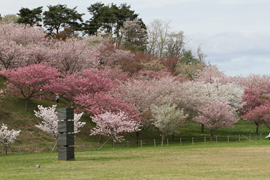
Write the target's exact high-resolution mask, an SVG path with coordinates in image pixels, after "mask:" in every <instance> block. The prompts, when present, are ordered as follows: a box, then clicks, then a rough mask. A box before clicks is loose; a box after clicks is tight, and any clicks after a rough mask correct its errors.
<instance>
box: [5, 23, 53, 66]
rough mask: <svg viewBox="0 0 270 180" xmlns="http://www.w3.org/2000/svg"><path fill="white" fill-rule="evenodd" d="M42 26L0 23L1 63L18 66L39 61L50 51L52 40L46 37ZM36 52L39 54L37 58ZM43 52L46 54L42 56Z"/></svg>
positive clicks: (45, 57)
mask: <svg viewBox="0 0 270 180" xmlns="http://www.w3.org/2000/svg"><path fill="white" fill-rule="evenodd" d="M45 35H46V34H45V33H44V32H43V29H42V28H38V27H31V26H27V25H22V24H19V25H16V26H14V23H2V22H1V23H0V64H1V66H2V67H3V68H5V69H8V68H16V67H22V66H27V65H29V64H31V63H38V62H40V61H41V59H42V60H44V59H46V60H47V56H48V55H49V54H50V53H43V54H42V53H40V52H44V51H45V52H47V51H48V50H49V49H50V44H51V43H52V42H51V40H49V39H46V38H45ZM37 49H39V51H37ZM35 54H39V57H38V59H35V57H36V56H35ZM41 54H42V55H43V56H44V57H42V58H41Z"/></svg>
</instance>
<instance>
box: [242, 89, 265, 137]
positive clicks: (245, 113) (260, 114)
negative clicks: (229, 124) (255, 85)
mask: <svg viewBox="0 0 270 180" xmlns="http://www.w3.org/2000/svg"><path fill="white" fill-rule="evenodd" d="M242 101H243V102H245V103H246V104H245V105H244V106H243V108H241V109H239V114H240V115H241V117H242V118H244V119H248V120H252V121H254V123H255V124H256V134H258V133H259V127H260V126H261V125H262V124H265V125H266V126H268V125H267V122H269V119H268V116H267V113H268V110H269V108H270V102H269V95H267V94H264V93H262V92H260V91H259V90H256V89H251V88H248V89H245V91H244V97H243V100H242Z"/></svg>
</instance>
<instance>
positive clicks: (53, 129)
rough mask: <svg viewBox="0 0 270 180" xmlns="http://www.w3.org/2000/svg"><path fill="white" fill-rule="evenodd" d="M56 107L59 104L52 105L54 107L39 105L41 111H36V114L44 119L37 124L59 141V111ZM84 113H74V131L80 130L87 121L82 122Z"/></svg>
mask: <svg viewBox="0 0 270 180" xmlns="http://www.w3.org/2000/svg"><path fill="white" fill-rule="evenodd" d="M56 107H57V105H52V107H43V106H42V105H38V109H39V111H34V112H35V116H36V117H37V118H40V119H42V120H43V121H42V122H41V123H39V124H38V125H35V126H36V127H37V128H39V129H41V130H42V131H44V132H47V133H48V134H50V135H51V136H52V137H53V138H54V139H55V141H57V138H58V112H57V111H55V110H56ZM82 115H83V113H80V114H74V133H78V132H80V130H79V128H81V127H83V126H84V125H85V122H80V119H81V117H82Z"/></svg>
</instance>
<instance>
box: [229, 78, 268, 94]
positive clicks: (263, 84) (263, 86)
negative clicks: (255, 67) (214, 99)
mask: <svg viewBox="0 0 270 180" xmlns="http://www.w3.org/2000/svg"><path fill="white" fill-rule="evenodd" d="M233 81H234V82H235V83H236V84H237V85H238V86H240V87H243V88H245V89H248V88H252V89H256V90H258V91H260V92H262V93H265V94H267V93H270V75H265V74H264V75H258V74H257V75H256V74H249V75H248V76H246V77H243V76H242V75H241V76H236V77H235V78H234V79H233Z"/></svg>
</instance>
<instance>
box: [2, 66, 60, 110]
mask: <svg viewBox="0 0 270 180" xmlns="http://www.w3.org/2000/svg"><path fill="white" fill-rule="evenodd" d="M0 74H1V75H2V76H5V77H6V78H7V83H6V85H7V90H8V91H10V92H13V93H14V94H20V95H21V96H23V98H24V99H25V111H27V110H28V101H29V100H30V99H31V98H32V97H33V96H34V95H35V94H37V93H38V92H39V91H40V89H46V86H48V85H50V83H51V82H52V81H54V80H55V79H56V78H57V77H59V76H60V75H61V73H59V72H58V71H57V70H56V69H54V68H51V67H48V66H44V65H42V64H35V65H30V66H27V67H19V68H16V69H13V70H2V71H0Z"/></svg>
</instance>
